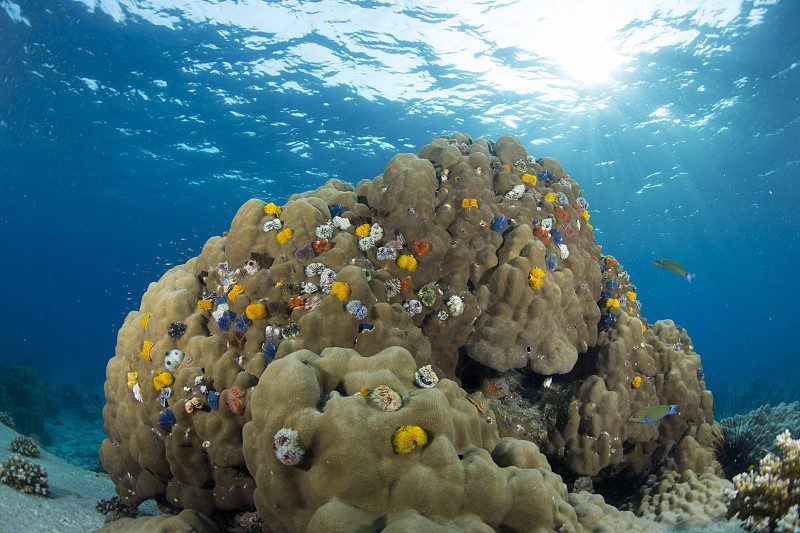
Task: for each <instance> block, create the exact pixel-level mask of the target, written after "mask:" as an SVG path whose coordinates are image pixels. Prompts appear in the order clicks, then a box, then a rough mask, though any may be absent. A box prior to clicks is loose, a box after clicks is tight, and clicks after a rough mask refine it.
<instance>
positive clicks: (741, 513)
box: [726, 429, 800, 533]
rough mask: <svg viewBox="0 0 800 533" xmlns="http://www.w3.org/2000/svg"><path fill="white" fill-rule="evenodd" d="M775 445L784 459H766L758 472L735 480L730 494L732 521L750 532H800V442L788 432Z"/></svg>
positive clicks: (729, 511) (741, 475) (728, 497)
mask: <svg viewBox="0 0 800 533" xmlns="http://www.w3.org/2000/svg"><path fill="white" fill-rule="evenodd" d="M775 445H776V446H777V447H778V449H779V450H780V456H778V455H775V454H772V453H768V454H767V455H765V456H764V458H763V459H761V463H760V464H759V467H758V470H753V471H751V472H746V473H744V474H739V475H738V476H736V477H735V478H733V490H730V491H728V492H727V494H726V497H727V499H728V517H729V518H730V517H737V518H739V519H742V520H744V527H745V528H746V529H747V530H748V531H757V532H759V533H771V532H773V531H778V532H794V531H800V511H798V508H800V439H793V438H792V435H791V433H789V430H788V429H787V430H786V431H784V432H783V433H781V434H780V435H778V436H777V437H776V438H775Z"/></svg>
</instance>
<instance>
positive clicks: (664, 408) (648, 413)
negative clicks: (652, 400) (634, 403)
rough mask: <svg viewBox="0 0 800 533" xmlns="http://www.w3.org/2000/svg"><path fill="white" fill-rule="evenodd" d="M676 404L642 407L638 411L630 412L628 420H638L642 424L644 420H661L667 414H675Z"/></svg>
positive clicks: (676, 411)
mask: <svg viewBox="0 0 800 533" xmlns="http://www.w3.org/2000/svg"><path fill="white" fill-rule="evenodd" d="M677 414H678V406H677V405H653V406H651V407H643V408H641V409H639V410H638V411H634V412H633V413H631V416H629V417H628V422H638V423H640V424H644V423H646V422H655V421H656V420H661V419H662V418H664V417H665V416H667V415H677Z"/></svg>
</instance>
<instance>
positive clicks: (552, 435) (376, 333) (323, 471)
mask: <svg viewBox="0 0 800 533" xmlns="http://www.w3.org/2000/svg"><path fill="white" fill-rule="evenodd" d="M588 209H589V204H588V201H587V200H586V199H585V198H584V197H583V195H582V193H581V189H580V186H579V185H578V183H577V182H576V181H575V180H573V179H572V178H570V177H569V176H568V175H567V174H566V173H565V172H564V170H563V168H562V166H561V164H560V163H559V162H558V161H557V160H555V159H552V158H543V159H536V158H533V157H531V156H528V154H527V152H526V150H525V148H524V147H523V146H522V144H521V143H520V142H519V140H518V139H517V138H516V137H514V136H513V135H505V136H503V137H500V138H499V139H498V140H497V141H496V142H493V141H488V140H484V139H477V140H475V141H473V140H472V138H470V137H469V136H468V135H464V134H458V133H457V134H454V135H452V136H442V137H437V138H435V139H433V140H432V141H431V142H430V143H429V144H428V145H426V146H424V147H423V148H422V149H421V150H420V151H419V152H418V153H417V154H416V155H415V154H398V155H396V156H394V157H393V158H392V160H391V161H390V162H389V164H388V165H387V167H386V169H385V171H384V172H383V173H382V174H381V175H379V176H377V177H375V178H374V179H371V180H369V179H364V180H361V181H360V182H358V183H357V184H356V185H355V186H353V185H350V184H348V183H345V182H343V181H340V180H336V179H334V180H330V181H328V182H327V183H325V184H324V185H323V186H321V187H320V188H318V189H317V190H316V191H313V192H308V193H303V194H296V195H293V196H291V197H290V198H289V200H288V201H287V203H286V204H285V205H283V206H276V205H275V204H274V203H267V202H265V201H262V200H257V199H252V200H249V201H248V202H246V203H245V204H244V205H243V206H242V207H241V208H240V209H239V211H238V212H237V214H236V216H235V217H234V219H233V221H232V223H231V229H230V231H229V232H226V233H225V235H224V236H222V237H212V238H210V239H209V240H208V241H207V242H206V244H205V246H204V247H203V250H202V252H201V254H200V255H199V257H196V258H193V259H190V260H189V261H188V262H187V263H185V264H183V265H178V266H176V267H174V268H173V269H171V270H170V271H168V272H167V273H166V274H164V276H162V278H161V279H160V280H159V281H158V282H157V283H153V284H151V286H150V287H149V288H148V290H147V292H146V293H145V295H144V297H143V298H142V303H141V307H140V309H139V310H138V311H133V312H131V313H129V315H128V316H127V318H126V320H125V323H124V324H123V326H122V328H121V330H120V332H119V335H118V342H117V347H116V353H115V356H114V357H113V358H112V359H111V360H110V361H109V362H108V366H107V371H106V376H107V380H106V383H105V394H106V399H107V404H106V406H105V408H104V410H103V418H104V423H105V430H106V432H107V434H108V438H107V439H106V440H105V441H104V442H103V444H102V446H101V449H100V457H101V461H102V464H103V466H104V468H105V469H106V471H107V472H108V473H109V474H110V475H111V478H112V480H113V481H114V482H115V484H116V487H117V493H118V494H119V496H120V499H121V500H122V501H123V502H124V503H126V504H129V505H137V504H138V503H139V502H141V501H143V500H145V499H149V498H156V499H159V500H161V501H163V502H165V503H166V504H169V505H171V506H173V507H175V508H177V509H191V510H195V511H199V512H201V513H204V514H206V515H211V514H213V513H214V512H217V511H238V510H243V509H248V508H250V507H251V506H255V508H256V510H257V511H258V512H259V514H260V515H261V517H262V518H263V520H264V525H263V528H264V531H280V532H283V531H306V530H309V531H318V530H321V529H323V528H326V529H331V528H332V527H333V524H347V525H348V527H350V529H347V528H345V529H335V530H336V531H339V530H341V531H349V530H355V529H357V528H358V527H362V526H363V527H367V526H371V527H375V524H391V523H395V524H400V523H405V524H407V525H408V527H409V528H411V527H412V524H413V525H414V526H413V527H422V526H420V524H423V523H429V522H431V521H432V522H437V523H454V522H453V521H456V522H457V527H458V528H460V529H463V530H470V531H477V530H484V529H485V528H486V527H490V528H507V529H508V530H514V531H551V530H553V529H554V528H557V529H559V530H564V531H580V530H581V525H580V524H581V518H580V516H579V515H578V514H576V511H575V509H574V508H573V506H572V504H570V503H569V501H568V498H567V488H566V485H565V484H564V483H563V482H562V476H566V477H576V476H584V475H589V476H595V475H597V474H598V473H600V472H601V471H604V469H605V470H606V471H608V470H609V469H610V470H612V471H617V470H619V468H618V467H619V465H627V468H628V469H629V470H631V471H633V472H634V473H635V474H637V475H641V474H646V473H647V472H648V471H649V470H650V469H652V468H653V467H654V466H655V465H654V464H653V461H655V459H653V458H654V457H659V454H657V453H654V452H656V451H657V450H667V449H672V448H674V447H675V446H674V445H675V443H676V442H678V441H681V440H682V439H686V438H688V439H692V438H693V437H694V436H696V435H697V432H698V429H699V428H701V427H707V424H708V423H711V422H712V420H713V419H712V414H711V395H710V393H709V392H708V391H706V390H705V385H704V383H703V382H702V379H701V378H699V377H698V376H700V373H699V372H698V369H699V368H700V358H699V356H698V355H697V354H695V353H694V351H693V347H692V346H691V339H689V338H688V335H686V334H685V332H683V331H682V330H680V329H679V328H677V327H676V326H675V325H674V324H673V323H672V322H670V321H661V322H657V323H656V324H655V325H654V326H648V325H647V322H646V321H645V320H644V319H643V318H642V316H641V312H640V302H639V301H638V300H637V298H636V288H635V286H633V285H632V284H631V282H630V279H629V276H628V275H627V273H626V272H625V271H624V269H623V268H622V265H620V264H619V263H618V262H617V260H616V259H614V258H613V257H611V256H605V255H603V254H601V251H600V247H599V246H598V245H597V243H596V241H595V238H594V234H593V232H592V226H591V224H590V223H589V222H588V220H589V218H590V217H589V211H588ZM176 324H179V325H180V327H179V328H178V327H177V326H176ZM176 352H177V353H179V354H181V356H180V357H176ZM187 402H188V403H187ZM189 403H190V404H191V407H192V408H191V409H189V408H188V405H189ZM661 404H677V405H680V415H679V416H668V417H666V418H663V419H662V420H660V421H658V422H653V423H649V424H635V423H631V422H629V421H628V416H629V415H630V414H631V413H632V412H635V411H636V410H638V409H640V408H643V407H646V406H649V405H661ZM226 406H227V407H226ZM551 465H553V466H554V467H557V469H558V471H559V473H560V474H561V476H560V475H557V474H556V473H554V472H553V468H552V467H551ZM703 466H707V465H699V466H696V468H700V469H702V468H701V467H703ZM615 469H616V470H615ZM397 528H398V529H397V530H398V531H400V530H403V529H402V528H403V526H402V525H397ZM481 528H483V529H481ZM332 530H333V529H332Z"/></svg>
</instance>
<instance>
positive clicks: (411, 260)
mask: <svg viewBox="0 0 800 533" xmlns="http://www.w3.org/2000/svg"><path fill="white" fill-rule="evenodd" d="M397 266H399V267H400V268H402V269H403V270H408V271H409V272H414V271H415V270H416V269H417V260H416V258H415V257H414V256H413V255H405V254H404V255H401V256H400V257H398V258H397Z"/></svg>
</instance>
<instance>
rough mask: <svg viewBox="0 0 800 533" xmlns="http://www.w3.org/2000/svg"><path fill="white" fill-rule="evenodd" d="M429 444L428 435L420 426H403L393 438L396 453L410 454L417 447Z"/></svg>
mask: <svg viewBox="0 0 800 533" xmlns="http://www.w3.org/2000/svg"><path fill="white" fill-rule="evenodd" d="M427 443H428V434H427V433H426V432H425V430H424V429H422V428H421V427H419V426H403V427H400V428H397V431H395V432H394V436H393V437H392V444H393V445H394V451H395V452H396V453H410V452H411V450H413V449H414V448H416V447H417V446H424V445H425V444H427Z"/></svg>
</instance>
